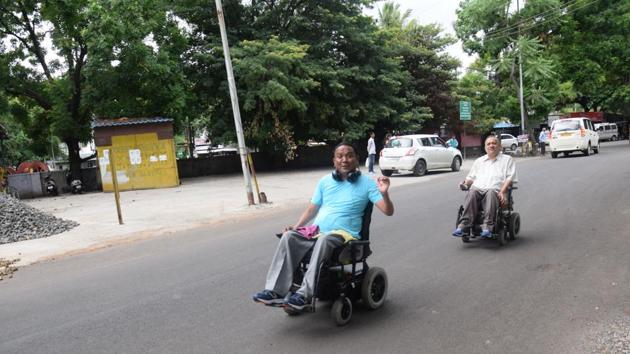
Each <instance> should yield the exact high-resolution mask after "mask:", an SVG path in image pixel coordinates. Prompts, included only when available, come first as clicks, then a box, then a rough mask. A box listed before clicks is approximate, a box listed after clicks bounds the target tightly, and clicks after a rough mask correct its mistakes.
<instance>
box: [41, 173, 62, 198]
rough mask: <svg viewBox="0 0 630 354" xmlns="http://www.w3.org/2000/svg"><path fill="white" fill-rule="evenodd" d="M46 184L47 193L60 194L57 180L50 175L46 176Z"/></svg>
mask: <svg viewBox="0 0 630 354" xmlns="http://www.w3.org/2000/svg"><path fill="white" fill-rule="evenodd" d="M44 185H45V187H46V193H48V195H52V196H57V195H59V191H58V190H57V184H56V183H55V180H54V179H53V178H52V177H51V176H50V175H48V176H46V177H45V178H44Z"/></svg>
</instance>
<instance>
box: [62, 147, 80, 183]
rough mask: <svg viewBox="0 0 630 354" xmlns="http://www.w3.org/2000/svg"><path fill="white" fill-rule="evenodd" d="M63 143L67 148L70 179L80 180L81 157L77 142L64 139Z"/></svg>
mask: <svg viewBox="0 0 630 354" xmlns="http://www.w3.org/2000/svg"><path fill="white" fill-rule="evenodd" d="M64 142H65V143H66V145H67V146H68V161H69V162H70V179H71V180H74V179H81V156H80V155H79V149H80V148H79V140H78V139H76V138H65V139H64Z"/></svg>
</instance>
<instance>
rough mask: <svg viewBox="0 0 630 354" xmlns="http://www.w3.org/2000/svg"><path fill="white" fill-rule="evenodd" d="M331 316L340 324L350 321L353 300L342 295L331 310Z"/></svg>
mask: <svg viewBox="0 0 630 354" xmlns="http://www.w3.org/2000/svg"><path fill="white" fill-rule="evenodd" d="M330 316H331V317H332V319H333V321H335V323H336V324H337V325H338V326H343V325H345V324H346V323H348V322H350V318H352V301H351V300H350V298H349V297H347V296H342V297H340V298H338V299H337V300H335V302H334V303H333V306H332V309H331V310H330Z"/></svg>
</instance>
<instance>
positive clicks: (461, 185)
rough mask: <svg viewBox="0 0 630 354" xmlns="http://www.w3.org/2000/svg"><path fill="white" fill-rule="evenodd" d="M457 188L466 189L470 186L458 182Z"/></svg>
mask: <svg viewBox="0 0 630 354" xmlns="http://www.w3.org/2000/svg"><path fill="white" fill-rule="evenodd" d="M459 189H461V190H463V191H467V190H469V189H470V187H469V186H468V185H467V184H466V183H460V184H459Z"/></svg>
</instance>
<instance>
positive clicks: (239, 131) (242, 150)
mask: <svg viewBox="0 0 630 354" xmlns="http://www.w3.org/2000/svg"><path fill="white" fill-rule="evenodd" d="M215 3H216V5H217V17H218V18H219V28H220V29H221V42H222V43H223V56H224V57H225V70H226V71H227V76H228V86H229V87H230V98H231V99H232V112H233V114H234V125H236V137H237V138H238V153H239V155H241V168H242V169H243V179H244V181H245V190H246V191H247V202H248V204H249V205H254V204H255V203H254V193H253V191H252V180H251V177H250V175H249V168H248V166H247V154H248V151H247V147H245V137H244V136H243V127H242V124H241V111H240V109H239V107H238V96H237V94H236V82H235V81H234V72H233V70H232V59H231V58H230V47H229V45H228V39H227V33H226V31H225V19H224V18H223V6H222V5H221V0H215Z"/></svg>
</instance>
